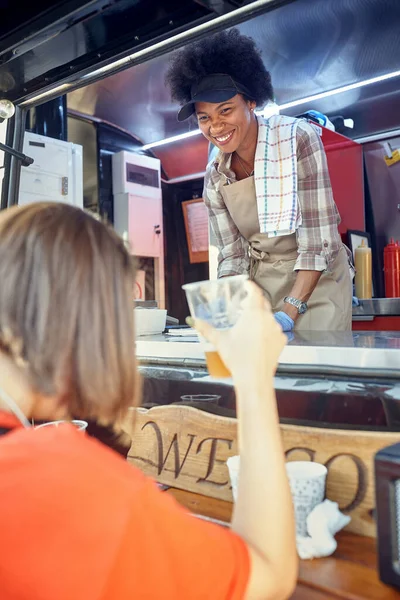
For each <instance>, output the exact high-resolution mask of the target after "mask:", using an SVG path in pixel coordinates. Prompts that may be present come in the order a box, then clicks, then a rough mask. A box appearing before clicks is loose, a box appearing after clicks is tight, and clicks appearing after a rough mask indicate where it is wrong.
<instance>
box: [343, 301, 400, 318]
mask: <svg viewBox="0 0 400 600" xmlns="http://www.w3.org/2000/svg"><path fill="white" fill-rule="evenodd" d="M364 316H365V317H398V316H400V298H372V299H371V300H360V305H359V306H354V307H353V317H357V318H360V317H364Z"/></svg>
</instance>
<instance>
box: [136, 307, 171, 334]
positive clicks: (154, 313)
mask: <svg viewBox="0 0 400 600" xmlns="http://www.w3.org/2000/svg"><path fill="white" fill-rule="evenodd" d="M134 312H135V330H136V337H138V336H141V335H155V334H157V333H162V332H163V331H164V329H165V324H166V322H167V311H166V310H163V309H161V308H135V309H134Z"/></svg>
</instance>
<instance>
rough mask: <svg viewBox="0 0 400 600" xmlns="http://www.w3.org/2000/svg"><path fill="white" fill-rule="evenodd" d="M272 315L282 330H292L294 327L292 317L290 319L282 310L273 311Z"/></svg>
mask: <svg viewBox="0 0 400 600" xmlns="http://www.w3.org/2000/svg"><path fill="white" fill-rule="evenodd" d="M274 317H275V320H276V322H277V323H279V325H280V326H281V327H282V330H283V331H285V332H287V331H292V329H293V328H294V321H293V319H291V318H290V317H289V315H287V314H286V313H285V312H283V311H282V310H280V311H279V312H277V313H275V314H274Z"/></svg>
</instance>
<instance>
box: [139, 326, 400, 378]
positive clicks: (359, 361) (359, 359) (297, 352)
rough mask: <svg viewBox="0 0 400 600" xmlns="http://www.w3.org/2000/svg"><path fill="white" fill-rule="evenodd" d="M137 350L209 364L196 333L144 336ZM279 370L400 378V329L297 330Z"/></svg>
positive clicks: (145, 357) (172, 360) (163, 359)
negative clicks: (186, 335)
mask: <svg viewBox="0 0 400 600" xmlns="http://www.w3.org/2000/svg"><path fill="white" fill-rule="evenodd" d="M137 354H138V357H139V359H140V361H141V362H142V364H143V363H153V364H159V363H162V364H170V365H181V366H185V367H189V366H198V367H202V366H203V367H204V366H205V359H204V354H203V351H202V348H201V346H200V344H199V342H198V340H197V338H196V337H195V336H191V337H182V338H180V337H175V336H171V335H158V336H148V337H147V336H146V337H141V338H138V341H137ZM278 372H280V373H304V372H307V373H318V374H322V373H326V374H335V373H336V374H341V375H343V374H351V375H357V374H362V375H363V376H364V377H365V376H367V377H368V376H370V377H377V376H380V375H384V376H386V377H391V378H395V379H397V378H398V379H399V380H400V332H387V331H383V332H373V331H371V332H332V331H327V332H321V331H310V332H301V334H299V333H296V334H294V336H293V338H292V339H291V340H290V342H289V343H288V345H287V346H286V347H285V348H284V350H283V352H282V355H281V358H280V361H279V368H278Z"/></svg>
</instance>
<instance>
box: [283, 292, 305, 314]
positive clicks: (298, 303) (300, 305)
mask: <svg viewBox="0 0 400 600" xmlns="http://www.w3.org/2000/svg"><path fill="white" fill-rule="evenodd" d="M283 301H284V302H286V304H291V305H292V306H294V307H295V308H297V312H298V313H299V315H304V313H305V312H307V310H308V306H307V302H302V301H301V300H297V298H292V296H286V297H285V298H284V299H283Z"/></svg>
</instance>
